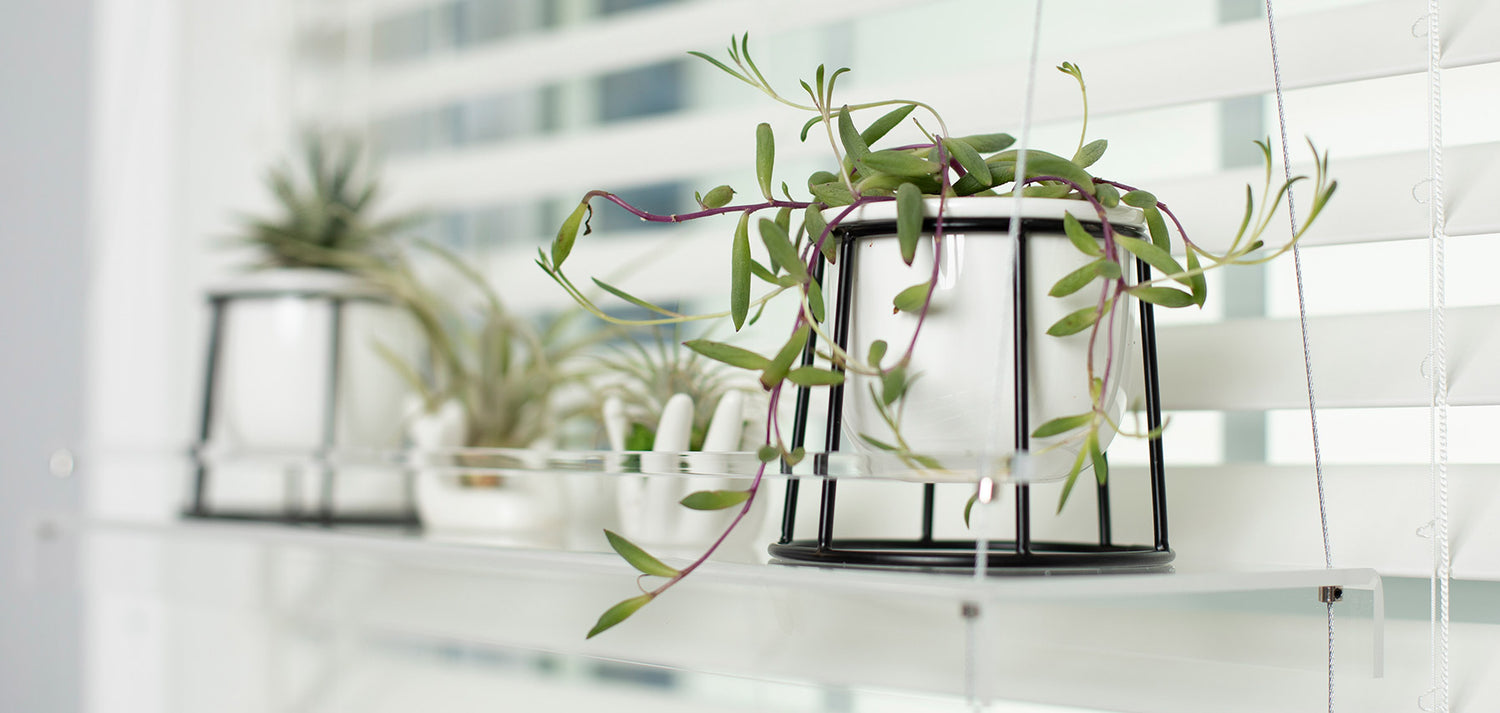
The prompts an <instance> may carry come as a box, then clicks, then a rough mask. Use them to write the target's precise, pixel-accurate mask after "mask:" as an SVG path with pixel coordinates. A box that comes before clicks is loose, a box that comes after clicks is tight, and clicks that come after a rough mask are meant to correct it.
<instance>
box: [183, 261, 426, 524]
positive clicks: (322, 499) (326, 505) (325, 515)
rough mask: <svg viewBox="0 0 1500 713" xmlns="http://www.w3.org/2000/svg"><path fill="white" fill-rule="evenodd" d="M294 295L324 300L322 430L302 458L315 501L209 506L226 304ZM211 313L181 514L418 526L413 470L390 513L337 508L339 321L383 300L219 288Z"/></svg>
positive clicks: (300, 291) (212, 298)
mask: <svg viewBox="0 0 1500 713" xmlns="http://www.w3.org/2000/svg"><path fill="white" fill-rule="evenodd" d="M275 299H298V300H303V301H307V302H327V303H328V306H329V320H328V361H327V363H326V365H325V366H324V369H325V373H326V376H325V378H326V380H327V384H326V386H325V389H324V393H323V404H322V411H323V413H322V419H321V423H322V434H321V442H320V445H319V446H318V447H317V448H316V449H315V450H314V451H312V452H310V453H308V454H307V457H306V458H305V459H301V460H305V461H306V462H308V463H311V464H312V465H313V469H314V470H315V471H316V477H317V478H318V488H317V502H316V503H314V504H313V505H312V507H307V506H305V505H304V504H303V503H302V502H301V498H300V497H297V498H293V497H288V498H286V499H285V500H284V502H283V503H282V506H281V507H280V508H279V509H265V510H260V509H242V508H223V507H216V506H214V505H213V504H211V503H210V502H209V501H210V498H209V490H210V481H211V479H212V467H211V466H210V464H209V458H208V457H207V455H206V454H205V450H206V448H207V446H208V441H209V438H210V436H211V435H212V433H213V417H214V410H215V409H214V403H215V398H214V397H215V392H216V391H217V380H218V375H219V361H220V358H221V352H222V350H223V340H224V323H225V315H226V312H227V311H228V307H229V305H231V304H232V303H234V302H238V301H254V300H275ZM208 302H209V307H210V315H209V330H208V354H207V362H206V364H205V366H204V371H203V401H202V403H201V408H200V411H199V420H198V442H197V443H196V444H194V446H193V449H192V459H193V484H192V492H191V494H190V496H189V497H190V499H189V502H188V505H187V507H186V509H184V510H183V513H182V515H183V517H187V518H204V519H219V520H241V521H266V522H281V523H291V524H316V525H389V526H399V527H415V526H416V525H417V524H418V520H417V511H416V505H415V498H414V496H413V492H412V484H411V474H410V473H409V472H405V471H404V469H403V472H402V473H401V474H400V477H401V478H402V479H403V490H404V492H405V494H406V497H405V504H404V505H403V506H402V507H399V508H396V509H392V510H390V511H377V512H340V511H339V510H338V509H337V508H336V507H335V497H334V496H335V490H336V488H337V480H338V477H337V476H338V469H337V468H336V467H335V464H334V463H333V454H334V451H335V449H336V448H337V443H335V440H336V438H337V433H338V411H339V380H340V364H341V363H342V355H343V347H344V345H343V323H344V313H345V308H346V307H347V306H348V305H349V303H351V302H368V303H375V304H388V301H387V300H384V299H381V298H379V297H376V296H372V295H348V294H340V293H335V292H327V291H323V290H316V289H250V290H237V291H226V292H217V293H214V294H211V295H209V297H208Z"/></svg>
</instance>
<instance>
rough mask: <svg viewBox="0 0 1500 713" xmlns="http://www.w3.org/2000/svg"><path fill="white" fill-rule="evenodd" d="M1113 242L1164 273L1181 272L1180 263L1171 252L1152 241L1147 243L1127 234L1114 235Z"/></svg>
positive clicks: (1173, 273)
mask: <svg viewBox="0 0 1500 713" xmlns="http://www.w3.org/2000/svg"><path fill="white" fill-rule="evenodd" d="M1115 243H1116V244H1118V245H1119V246H1120V247H1122V248H1125V249H1126V250H1128V251H1129V252H1130V254H1131V255H1134V256H1136V257H1138V258H1140V259H1142V260H1145V261H1146V264H1147V265H1150V266H1151V267H1154V268H1156V269H1158V270H1161V271H1162V272H1163V273H1165V274H1168V275H1175V274H1177V273H1179V272H1182V265H1180V264H1178V263H1177V261H1176V260H1175V259H1173V258H1172V255H1171V253H1168V252H1167V251H1166V250H1163V249H1161V248H1160V247H1157V246H1156V245H1153V244H1152V243H1148V242H1146V241H1144V240H1141V239H1140V238H1132V237H1130V236H1129V235H1116V236H1115Z"/></svg>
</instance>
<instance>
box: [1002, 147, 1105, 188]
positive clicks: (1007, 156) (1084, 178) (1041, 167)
mask: <svg viewBox="0 0 1500 713" xmlns="http://www.w3.org/2000/svg"><path fill="white" fill-rule="evenodd" d="M996 159H999V160H1002V161H1009V162H1011V163H1015V160H1016V152H1015V151H1005V152H1002V153H1000V154H997V155H996V156H994V157H992V158H991V159H990V163H992V164H993V163H994V162H995V160H996ZM1037 176H1057V177H1058V178H1066V179H1068V180H1069V181H1072V182H1073V183H1076V184H1078V186H1079V188H1081V189H1082V190H1083V192H1085V193H1087V194H1089V195H1093V194H1094V177H1093V176H1090V175H1089V173H1088V171H1085V170H1083V169H1082V168H1080V167H1079V166H1078V164H1076V163H1073V162H1072V161H1069V160H1068V159H1065V158H1063V157H1061V156H1058V155H1057V154H1053V153H1047V152H1046V151H1042V150H1039V149H1030V150H1028V151H1027V152H1026V177H1027V178H1035V177H1037Z"/></svg>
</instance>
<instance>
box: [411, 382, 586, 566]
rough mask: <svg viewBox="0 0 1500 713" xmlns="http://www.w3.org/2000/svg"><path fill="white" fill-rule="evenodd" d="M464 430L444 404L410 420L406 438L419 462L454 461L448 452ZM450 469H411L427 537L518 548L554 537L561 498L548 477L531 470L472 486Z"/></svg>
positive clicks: (457, 411)
mask: <svg viewBox="0 0 1500 713" xmlns="http://www.w3.org/2000/svg"><path fill="white" fill-rule="evenodd" d="M467 426H468V424H467V418H466V416H465V414H464V410H463V406H462V405H460V404H459V403H458V402H456V401H448V402H446V403H444V404H443V405H442V406H440V407H438V408H437V409H436V410H434V411H428V412H421V413H418V414H417V415H415V416H413V417H412V418H411V419H410V422H409V423H408V425H407V434H408V436H409V437H410V438H411V443H412V447H413V449H414V450H415V451H416V457H417V459H418V460H419V462H420V461H423V460H426V459H429V458H431V459H452V460H459V457H458V456H457V455H456V454H455V453H453V452H452V451H453V450H454V449H458V448H462V447H463V446H464V445H465V444H464V437H465V432H466V431H467ZM455 465H457V466H459V467H457V468H455V467H444V468H420V467H419V468H418V469H417V473H416V491H417V512H418V514H419V515H420V516H421V518H422V526H423V528H424V529H425V530H426V531H427V533H428V534H429V535H437V536H440V537H444V538H447V539H453V538H457V539H481V540H485V541H492V542H493V541H498V542H500V543H502V544H523V545H537V544H551V542H550V541H551V540H553V539H555V538H556V534H557V530H558V527H557V525H558V521H559V513H560V510H561V503H560V499H561V496H560V492H559V490H560V489H559V487H558V484H557V482H556V481H555V479H554V478H552V477H550V476H549V475H548V474H546V473H543V472H541V470H540V468H537V469H536V472H535V474H533V475H524V476H514V475H505V476H502V477H501V480H500V483H499V484H498V485H495V486H483V487H476V486H472V485H467V484H465V483H463V482H462V481H463V478H462V468H461V465H462V464H461V462H459V463H456V464H455Z"/></svg>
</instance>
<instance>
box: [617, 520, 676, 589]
mask: <svg viewBox="0 0 1500 713" xmlns="http://www.w3.org/2000/svg"><path fill="white" fill-rule="evenodd" d="M604 536H605V537H606V538H608V539H609V546H610V547H611V548H613V549H614V551H615V552H617V553H619V555H620V557H622V558H624V560H625V561H626V562H629V563H630V566H631V567H634V568H636V569H638V570H640V571H641V573H643V574H649V575H651V576H653V577H666V578H668V579H671V578H672V577H676V576H677V575H679V574H681V572H679V571H678V570H677V568H675V567H669V566H667V565H666V564H664V563H663V562H662V561H661V560H659V559H657V558H655V557H652V556H651V555H650V554H649V553H647V552H646V551H645V550H643V549H641V548H640V547H639V546H637V545H636V544H635V543H634V542H631V541H630V540H627V539H625V538H624V537H622V536H620V535H619V534H616V533H614V532H611V531H610V530H605V531H604Z"/></svg>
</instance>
